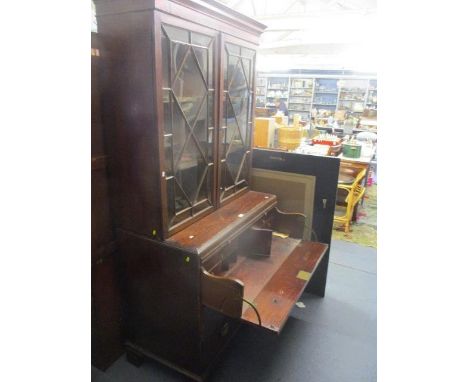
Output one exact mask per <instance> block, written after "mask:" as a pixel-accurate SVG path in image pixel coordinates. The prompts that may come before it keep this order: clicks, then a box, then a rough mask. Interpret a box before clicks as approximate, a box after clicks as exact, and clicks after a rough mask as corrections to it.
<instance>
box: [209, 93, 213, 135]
mask: <svg viewBox="0 0 468 382" xmlns="http://www.w3.org/2000/svg"><path fill="white" fill-rule="evenodd" d="M213 93H214V92H213V91H211V92H208V127H214V112H213V108H214V97H213Z"/></svg>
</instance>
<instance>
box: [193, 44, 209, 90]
mask: <svg viewBox="0 0 468 382" xmlns="http://www.w3.org/2000/svg"><path fill="white" fill-rule="evenodd" d="M193 50H194V52H195V56H196V57H197V61H198V65H199V66H200V70H201V72H202V73H203V78H204V79H205V81H206V83H208V50H207V49H203V48H196V47H194V48H193Z"/></svg>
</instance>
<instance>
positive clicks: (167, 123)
mask: <svg viewBox="0 0 468 382" xmlns="http://www.w3.org/2000/svg"><path fill="white" fill-rule="evenodd" d="M171 107H172V105H171V93H170V91H169V90H163V109H164V134H170V133H171V132H172V118H171V115H172V112H171Z"/></svg>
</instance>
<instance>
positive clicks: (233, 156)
mask: <svg viewBox="0 0 468 382" xmlns="http://www.w3.org/2000/svg"><path fill="white" fill-rule="evenodd" d="M244 152H245V147H244V145H243V144H242V141H241V140H240V138H239V136H238V135H237V136H235V137H234V138H233V140H232V141H231V145H230V147H229V152H228V154H227V157H226V164H227V168H228V170H229V173H230V175H231V178H232V179H233V180H234V182H235V181H236V179H237V174H238V173H239V170H240V165H241V163H242V158H243V157H244Z"/></svg>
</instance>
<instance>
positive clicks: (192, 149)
mask: <svg viewBox="0 0 468 382" xmlns="http://www.w3.org/2000/svg"><path fill="white" fill-rule="evenodd" d="M207 167H208V166H207V163H206V161H205V160H204V159H203V156H202V155H201V152H200V149H199V147H198V146H197V144H196V142H195V140H194V138H193V137H192V136H190V138H189V139H188V142H187V144H186V146H185V149H184V152H183V154H182V157H181V160H180V162H179V164H178V166H177V169H176V178H177V181H178V183H179V185H180V187H181V189H182V190H183V191H184V192H185V194H186V195H187V197H188V199H189V201H190V202H191V203H192V204H194V202H195V201H196V200H197V192H198V188H199V187H198V186H199V185H200V183H201V182H202V181H203V177H204V176H205V170H206V168H207Z"/></svg>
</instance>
